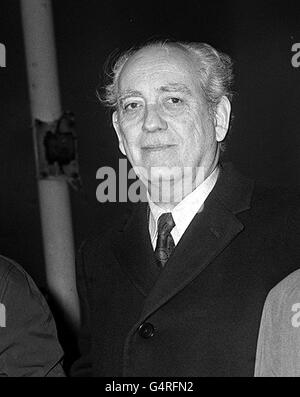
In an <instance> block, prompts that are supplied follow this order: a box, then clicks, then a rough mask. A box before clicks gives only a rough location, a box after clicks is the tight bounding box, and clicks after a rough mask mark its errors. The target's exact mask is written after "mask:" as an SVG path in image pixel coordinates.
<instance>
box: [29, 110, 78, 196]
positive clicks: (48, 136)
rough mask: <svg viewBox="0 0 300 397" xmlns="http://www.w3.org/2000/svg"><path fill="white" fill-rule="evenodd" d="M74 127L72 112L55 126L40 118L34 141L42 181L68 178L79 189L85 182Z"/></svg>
mask: <svg viewBox="0 0 300 397" xmlns="http://www.w3.org/2000/svg"><path fill="white" fill-rule="evenodd" d="M74 124H75V123H74V115H73V113H71V112H65V113H64V114H63V115H62V116H61V117H60V118H59V119H58V120H55V121H53V122H51V123H47V122H44V121H41V120H38V119H36V120H35V122H34V138H35V139H34V140H35V153H36V164H37V177H38V179H57V178H62V179H66V180H67V182H68V183H70V184H71V186H73V187H74V188H75V189H77V190H78V189H79V188H80V187H81V180H80V175H79V165H78V150H77V136H76V133H75V128H74Z"/></svg>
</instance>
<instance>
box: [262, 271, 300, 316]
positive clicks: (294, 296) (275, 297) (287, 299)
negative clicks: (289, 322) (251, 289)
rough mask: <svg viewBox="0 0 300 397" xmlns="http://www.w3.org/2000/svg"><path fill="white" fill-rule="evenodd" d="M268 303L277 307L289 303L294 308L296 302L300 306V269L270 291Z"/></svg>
mask: <svg viewBox="0 0 300 397" xmlns="http://www.w3.org/2000/svg"><path fill="white" fill-rule="evenodd" d="M267 303H268V304H269V305H270V306H276V308H277V309H278V308H280V307H285V306H286V305H287V306H288V309H289V310H292V306H293V305H294V304H296V303H298V304H299V307H300V269H298V270H296V271H294V272H293V273H291V274H289V275H288V276H287V277H285V278H284V279H283V280H282V281H280V282H279V283H278V284H277V285H276V286H275V287H274V288H273V289H272V290H271V291H270V292H269V294H268V297H267Z"/></svg>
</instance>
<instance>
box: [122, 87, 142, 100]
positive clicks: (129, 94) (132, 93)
mask: <svg viewBox="0 0 300 397" xmlns="http://www.w3.org/2000/svg"><path fill="white" fill-rule="evenodd" d="M132 96H143V94H142V93H141V92H140V91H136V90H124V91H122V92H121V93H120V95H119V96H118V101H122V100H124V99H126V98H128V97H132Z"/></svg>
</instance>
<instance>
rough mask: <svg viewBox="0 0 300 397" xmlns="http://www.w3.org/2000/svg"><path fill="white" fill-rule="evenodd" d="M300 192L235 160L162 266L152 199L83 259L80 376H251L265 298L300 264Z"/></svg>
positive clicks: (84, 250) (90, 245)
mask: <svg viewBox="0 0 300 397" xmlns="http://www.w3.org/2000/svg"><path fill="white" fill-rule="evenodd" d="M299 204H300V202H299V196H296V195H293V194H290V193H289V192H286V191H285V192H283V191H281V190H277V189H272V190H269V189H261V188H258V187H255V185H254V183H253V182H252V181H251V180H249V179H247V178H245V177H243V176H242V175H240V174H239V173H238V172H237V171H235V170H234V168H233V166H232V165H231V164H225V165H222V166H221V172H220V175H219V178H218V181H217V183H216V185H215V187H214V189H213V191H212V192H211V193H210V195H209V196H208V198H207V199H206V201H205V204H204V208H203V210H202V211H201V212H199V213H197V215H196V216H195V218H194V219H193V220H192V222H191V224H190V225H189V227H188V229H187V230H186V232H185V233H184V235H183V237H182V238H181V240H180V241H179V243H178V245H177V246H176V248H175V251H174V252H173V254H172V256H171V258H170V259H169V261H168V262H167V264H166V266H165V268H164V269H163V270H162V271H160V270H159V268H158V267H157V265H156V263H155V259H154V255H153V249H152V245H151V241H150V237H149V232H148V223H147V205H146V204H145V203H140V204H135V205H134V206H133V208H134V209H133V211H132V212H131V213H130V215H128V216H126V217H125V220H124V221H121V222H120V223H119V225H118V226H117V227H112V228H111V229H108V230H106V231H105V232H104V233H100V234H98V235H97V234H96V235H94V236H92V237H90V238H88V239H87V240H86V241H85V243H84V244H83V245H82V247H81V250H80V253H79V255H78V262H77V277H78V281H77V282H78V290H79V294H80V299H81V308H82V315H83V327H82V332H81V337H80V347H81V353H82V357H81V358H80V359H79V360H78V361H77V362H76V363H75V364H74V366H73V369H72V374H73V375H74V376H88V375H90V376H132V377H136V376H152V377H155V376H196V377H198V376H231V377H233V376H253V374H254V364H255V353H256V345H257V337H258V331H259V324H260V318H261V313H262V308H263V304H264V300H265V298H266V295H267V293H268V292H269V291H270V289H271V288H272V287H273V286H274V285H275V284H276V283H278V282H279V281H280V280H281V279H283V278H284V277H285V276H286V275H288V274H289V273H290V272H292V271H293V270H295V269H296V268H297V267H299V264H300V262H299V259H300V252H299V245H300V244H299V236H300V235H299V219H300V216H299V214H300V211H299Z"/></svg>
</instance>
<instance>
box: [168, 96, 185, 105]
mask: <svg viewBox="0 0 300 397" xmlns="http://www.w3.org/2000/svg"><path fill="white" fill-rule="evenodd" d="M167 102H168V103H170V104H172V105H179V104H181V103H182V99H180V98H176V97H171V98H168V99H167Z"/></svg>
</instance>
